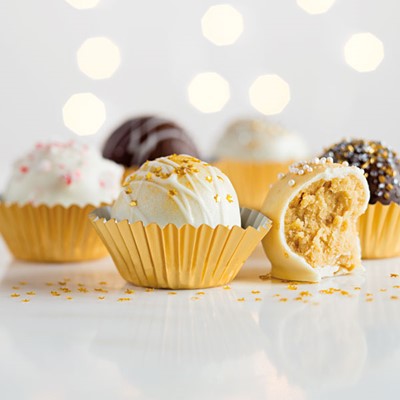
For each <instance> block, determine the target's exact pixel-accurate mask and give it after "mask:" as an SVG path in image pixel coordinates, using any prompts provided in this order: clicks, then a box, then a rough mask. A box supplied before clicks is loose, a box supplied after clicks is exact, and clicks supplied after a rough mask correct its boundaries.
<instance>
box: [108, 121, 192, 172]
mask: <svg viewBox="0 0 400 400" xmlns="http://www.w3.org/2000/svg"><path fill="white" fill-rule="evenodd" d="M171 154H187V155H191V156H194V157H198V151H197V148H196V146H195V144H194V143H193V141H192V139H191V138H190V137H189V136H188V135H187V133H186V132H185V131H184V129H183V128H181V127H180V126H179V125H177V124H176V123H174V122H172V121H169V120H167V119H163V118H159V117H153V116H148V117H139V118H133V119H130V120H128V121H126V122H125V123H123V124H122V125H121V126H119V127H118V128H117V129H116V130H115V131H114V132H113V133H112V134H111V135H110V137H109V138H108V140H107V141H106V143H105V145H104V148H103V156H104V157H105V158H108V159H110V160H112V161H114V162H116V163H118V164H122V165H124V166H125V167H132V166H140V165H141V164H143V163H144V162H145V161H147V160H154V159H156V158H158V157H165V156H169V155H171Z"/></svg>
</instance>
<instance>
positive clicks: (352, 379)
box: [0, 244, 400, 400]
mask: <svg viewBox="0 0 400 400" xmlns="http://www.w3.org/2000/svg"><path fill="white" fill-rule="evenodd" d="M0 259H1V261H0V278H1V284H0V399H2V400H3V399H4V400H14V399H29V400H30V399H32V400H39V399H40V400H66V399H74V400H79V399H96V400H100V399H107V400H119V399H146V400H152V399H199V400H200V399H201V400H205V399H218V400H224V399H229V400H242V399H243V400H244V399H246V400H252V399H279V400H285V399H290V400H296V399H335V400H337V399H341V400H345V399H378V398H381V399H395V398H399V396H400V394H399V389H398V385H399V378H400V277H397V276H392V277H391V274H399V275H400V260H398V259H393V260H383V261H372V262H366V263H365V266H366V273H362V274H359V275H353V276H346V277H339V278H334V279H328V280H325V281H323V282H322V283H321V284H314V285H312V284H302V285H298V286H297V287H296V286H295V287H292V286H289V287H288V284H287V283H283V282H278V281H276V282H275V281H271V280H261V279H260V278H259V276H260V275H262V274H265V273H266V272H267V270H268V262H267V261H266V259H265V257H264V255H263V253H262V249H261V248H258V249H257V250H256V252H255V254H254V255H253V257H252V258H251V259H250V260H249V261H248V262H247V263H246V265H245V267H244V268H243V270H242V272H241V273H240V275H239V277H238V278H237V279H236V280H235V281H234V282H233V283H232V284H231V285H229V288H216V289H208V290H201V291H192V290H190V291H180V292H176V294H172V293H170V291H168V290H155V291H145V290H144V289H141V288H135V287H133V286H131V285H129V284H126V283H125V282H124V281H123V280H122V278H120V277H119V275H118V274H117V272H116V270H115V269H114V266H113V264H112V262H111V260H110V259H105V260H102V261H99V262H93V263H86V264H68V265H38V264H27V263H21V262H18V261H13V260H12V258H11V257H10V256H9V254H8V253H7V251H6V249H5V248H4V245H3V244H1V245H0ZM59 282H61V284H60V283H59ZM396 286H397V287H396ZM13 287H14V288H13ZM329 288H334V289H340V290H342V291H343V292H339V291H333V290H330V292H333V293H332V294H326V293H320V291H321V290H327V291H328V292H329ZM358 288H359V289H358ZM79 289H80V291H79ZM127 289H128V293H125V291H126V290H127ZM291 289H295V290H291ZM69 290H70V291H71V292H69ZM129 290H134V293H130V291H129ZM52 291H53V294H51V292H52ZM105 291H107V292H105ZM197 292H203V293H204V294H202V293H197ZM252 292H253V293H252ZM258 292H259V293H258ZM301 292H303V293H301ZM57 294H59V296H57ZM392 296H394V297H392ZM68 297H70V299H68ZM296 298H298V299H297V300H295V299H296ZM299 298H300V299H299ZM118 299H125V300H123V301H118ZM126 299H129V300H126ZM25 300H29V302H26V301H25Z"/></svg>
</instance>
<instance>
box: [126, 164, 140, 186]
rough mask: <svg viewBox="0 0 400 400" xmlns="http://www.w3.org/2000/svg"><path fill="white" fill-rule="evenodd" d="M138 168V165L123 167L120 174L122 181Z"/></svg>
mask: <svg viewBox="0 0 400 400" xmlns="http://www.w3.org/2000/svg"><path fill="white" fill-rule="evenodd" d="M137 170H138V167H129V168H125V171H124V174H123V175H122V183H124V182H125V179H126V178H127V177H128V176H129V175H131V174H133V173H134V172H135V171H137Z"/></svg>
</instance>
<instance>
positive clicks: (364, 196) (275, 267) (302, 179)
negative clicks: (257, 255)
mask: <svg viewBox="0 0 400 400" xmlns="http://www.w3.org/2000/svg"><path fill="white" fill-rule="evenodd" d="M368 200H369V189H368V184H367V181H366V179H365V177H364V175H363V170H362V169H360V168H357V167H349V166H348V164H347V163H346V164H338V163H333V160H332V158H330V157H328V158H317V159H314V160H313V161H310V162H306V161H301V162H298V163H296V164H293V165H292V166H290V168H289V172H288V173H287V174H286V175H284V176H281V179H280V180H278V181H277V182H276V183H275V184H274V185H273V186H272V188H271V189H270V191H269V193H268V195H267V197H266V199H265V202H264V205H263V206H262V208H261V211H262V212H263V213H264V214H265V215H266V216H267V217H268V218H270V219H271V220H272V222H273V225H272V229H271V230H270V232H269V233H268V235H267V236H266V237H265V238H264V240H263V245H264V249H265V252H266V254H267V256H268V258H269V259H270V261H271V264H272V271H271V273H272V276H274V277H276V278H281V279H289V280H296V281H310V282H318V281H320V280H321V278H323V277H328V276H335V275H341V274H346V273H349V272H351V271H353V270H355V269H357V268H360V267H361V250H360V242H359V238H358V231H357V220H358V217H359V216H360V215H361V214H363V213H364V212H365V210H366V208H367V205H368Z"/></svg>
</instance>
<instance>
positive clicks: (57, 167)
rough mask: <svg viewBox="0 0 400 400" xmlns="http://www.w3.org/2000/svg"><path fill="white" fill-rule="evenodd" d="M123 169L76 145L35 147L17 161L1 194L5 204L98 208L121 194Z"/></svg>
mask: <svg viewBox="0 0 400 400" xmlns="http://www.w3.org/2000/svg"><path fill="white" fill-rule="evenodd" d="M122 174H123V168H122V167H120V166H119V165H117V164H116V163H114V162H112V161H109V160H106V159H104V158H102V157H101V155H100V153H99V152H97V151H96V150H94V149H91V148H89V147H88V146H87V145H84V144H80V143H77V142H73V141H70V142H66V143H58V142H54V143H38V144H37V145H36V147H35V149H34V150H32V151H31V152H30V153H28V154H27V155H26V156H24V157H23V158H21V159H20V160H18V161H16V162H15V164H14V167H13V171H12V175H11V179H10V180H9V183H8V185H7V187H6V190H5V191H4V193H3V200H4V201H6V202H7V203H18V204H20V205H24V204H32V205H40V204H45V205H47V206H55V205H62V206H64V207H69V206H71V205H74V204H75V205H78V206H85V205H88V204H92V205H95V206H98V205H100V204H102V203H112V202H113V201H114V200H115V199H116V198H117V197H118V194H119V192H120V188H121V179H122Z"/></svg>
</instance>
